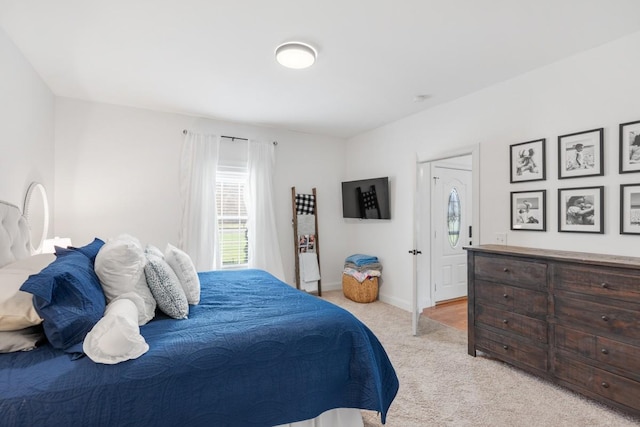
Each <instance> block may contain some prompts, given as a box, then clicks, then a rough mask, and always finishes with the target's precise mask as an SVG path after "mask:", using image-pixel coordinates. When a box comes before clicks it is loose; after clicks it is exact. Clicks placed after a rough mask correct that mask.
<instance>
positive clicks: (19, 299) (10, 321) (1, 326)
mask: <svg viewBox="0 0 640 427" xmlns="http://www.w3.org/2000/svg"><path fill="white" fill-rule="evenodd" d="M32 274H36V272H34V271H28V270H18V269H12V268H11V269H9V268H2V269H0V331H17V330H20V329H24V328H28V327H30V326H35V325H39V324H40V323H42V319H41V318H40V316H38V313H37V312H36V309H35V307H34V305H33V295H31V294H30V293H28V292H23V291H21V290H20V286H22V284H23V283H24V282H25V281H26V280H27V279H28V278H29V276H30V275H32Z"/></svg>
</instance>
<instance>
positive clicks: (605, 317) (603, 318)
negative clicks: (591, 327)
mask: <svg viewBox="0 0 640 427" xmlns="http://www.w3.org/2000/svg"><path fill="white" fill-rule="evenodd" d="M601 318H602V320H604V321H605V322H608V321H609V318H608V317H607V316H602V317H601Z"/></svg>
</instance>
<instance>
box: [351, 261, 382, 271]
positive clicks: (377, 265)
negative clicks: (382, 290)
mask: <svg viewBox="0 0 640 427" xmlns="http://www.w3.org/2000/svg"><path fill="white" fill-rule="evenodd" d="M344 268H352V269H354V270H358V271H367V270H378V271H382V264H380V263H379V262H374V263H373V264H364V265H355V264H354V263H352V262H345V263H344Z"/></svg>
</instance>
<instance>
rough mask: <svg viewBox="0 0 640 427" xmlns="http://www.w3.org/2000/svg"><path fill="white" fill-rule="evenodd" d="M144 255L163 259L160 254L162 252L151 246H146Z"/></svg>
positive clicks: (162, 255)
mask: <svg viewBox="0 0 640 427" xmlns="http://www.w3.org/2000/svg"><path fill="white" fill-rule="evenodd" d="M144 253H145V254H151V255H155V256H158V257H160V258H163V259H164V254H163V253H162V251H161V250H160V249H158V248H157V247H155V246H153V245H147V247H145V248H144Z"/></svg>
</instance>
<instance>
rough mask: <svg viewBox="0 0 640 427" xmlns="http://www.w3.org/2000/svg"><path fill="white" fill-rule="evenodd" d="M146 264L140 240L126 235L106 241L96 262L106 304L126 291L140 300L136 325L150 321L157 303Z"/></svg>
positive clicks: (96, 269)
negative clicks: (145, 268)
mask: <svg viewBox="0 0 640 427" xmlns="http://www.w3.org/2000/svg"><path fill="white" fill-rule="evenodd" d="M145 264H146V258H145V256H144V252H143V250H142V246H141V245H140V241H139V240H138V239H136V238H135V237H132V236H129V235H127V234H123V235H120V236H118V237H116V238H115V239H110V240H109V241H108V242H106V243H105V244H104V245H103V246H102V247H101V248H100V251H98V255H97V256H96V261H95V271H96V275H97V276H98V279H100V284H101V285H102V290H103V291H104V295H105V297H106V298H107V303H110V302H111V301H113V300H114V299H116V298H117V297H119V296H121V295H123V294H126V293H129V292H134V293H136V294H138V295H139V296H140V297H141V300H142V302H143V304H142V305H138V306H137V308H138V324H139V325H144V324H145V323H147V322H148V321H149V320H151V319H153V317H154V316H155V311H156V301H155V299H154V298H153V295H152V294H151V291H150V290H149V287H148V286H147V282H146V278H145V275H144V266H145ZM139 301H140V300H136V301H134V302H138V303H139Z"/></svg>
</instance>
